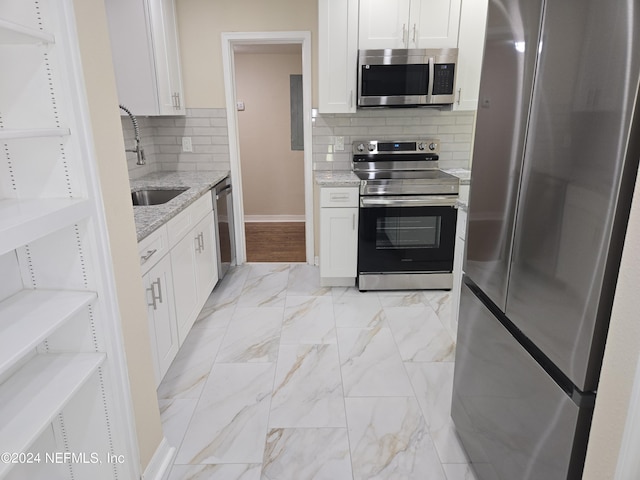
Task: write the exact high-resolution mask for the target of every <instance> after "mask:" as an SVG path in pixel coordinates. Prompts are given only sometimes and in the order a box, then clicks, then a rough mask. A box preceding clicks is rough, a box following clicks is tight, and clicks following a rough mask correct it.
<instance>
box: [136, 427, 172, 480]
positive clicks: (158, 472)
mask: <svg viewBox="0 0 640 480" xmlns="http://www.w3.org/2000/svg"><path fill="white" fill-rule="evenodd" d="M175 456H176V448H175V447H172V446H171V445H169V442H168V441H167V439H166V437H162V441H161V442H160V445H158V448H156V451H155V452H154V454H153V457H151V460H150V461H149V465H147V468H145V469H144V473H143V474H142V480H165V479H167V478H168V477H169V472H170V471H171V466H172V465H173V459H174V457H175Z"/></svg>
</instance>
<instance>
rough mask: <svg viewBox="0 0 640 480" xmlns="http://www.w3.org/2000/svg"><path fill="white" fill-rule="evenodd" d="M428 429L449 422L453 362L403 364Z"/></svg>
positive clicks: (437, 427) (432, 429) (431, 429)
mask: <svg viewBox="0 0 640 480" xmlns="http://www.w3.org/2000/svg"><path fill="white" fill-rule="evenodd" d="M404 366H405V368H406V369H407V373H408V374H409V380H410V381H411V385H413V391H414V392H415V394H416V398H417V400H418V404H419V405H420V408H421V409H422V414H423V415H424V418H425V420H426V421H427V424H428V425H429V430H430V431H436V430H440V429H442V428H444V427H446V426H447V425H448V424H449V419H450V417H451V396H452V394H453V362H437V363H430V362H425V363H411V362H406V363H405V364H404Z"/></svg>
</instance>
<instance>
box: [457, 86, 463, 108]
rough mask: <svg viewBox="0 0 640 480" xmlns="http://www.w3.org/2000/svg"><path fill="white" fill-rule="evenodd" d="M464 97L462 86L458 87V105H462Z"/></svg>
mask: <svg viewBox="0 0 640 480" xmlns="http://www.w3.org/2000/svg"><path fill="white" fill-rule="evenodd" d="M461 98H462V88H459V89H458V100H457V101H456V103H457V104H458V105H460V99H461Z"/></svg>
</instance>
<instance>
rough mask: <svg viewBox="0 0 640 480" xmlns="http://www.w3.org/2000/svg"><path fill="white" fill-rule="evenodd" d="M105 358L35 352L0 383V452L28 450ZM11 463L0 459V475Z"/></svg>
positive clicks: (95, 355) (89, 354) (101, 355)
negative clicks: (0, 406) (38, 353)
mask: <svg viewBox="0 0 640 480" xmlns="http://www.w3.org/2000/svg"><path fill="white" fill-rule="evenodd" d="M105 358H106V355H105V354H104V353H60V354H48V355H36V356H35V358H33V359H32V360H30V361H29V362H28V363H27V364H26V365H25V366H24V367H22V368H21V369H20V370H19V371H18V372H16V373H15V374H14V375H12V376H11V377H10V378H9V379H8V380H7V381H6V382H4V383H3V384H2V385H0V405H2V408H1V409H0V452H28V451H29V446H30V445H31V444H32V443H33V442H34V441H35V440H36V439H37V438H38V437H39V436H40V434H41V433H42V432H43V431H44V430H45V429H46V428H47V427H48V426H49V425H50V424H51V422H52V420H53V419H54V417H55V416H56V415H57V414H58V413H60V411H62V409H63V408H64V407H65V405H66V404H67V403H68V402H69V400H70V399H71V398H72V397H73V396H74V395H75V394H76V393H78V391H79V390H80V388H81V387H82V386H83V385H84V384H85V383H86V382H87V380H88V379H89V378H90V377H91V375H93V374H94V373H95V372H96V370H97V369H98V367H99V366H100V365H101V364H102V363H103V362H104V360H105ZM11 467H12V464H10V463H2V462H0V478H3V476H4V474H5V473H6V472H7V471H9V469H10V468H11Z"/></svg>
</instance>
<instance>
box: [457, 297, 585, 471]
mask: <svg viewBox="0 0 640 480" xmlns="http://www.w3.org/2000/svg"><path fill="white" fill-rule="evenodd" d="M459 322H460V323H459V327H458V344H457V347H456V360H455V374H454V387H453V402H452V409H451V412H452V413H451V415H452V417H453V421H454V423H455V426H456V431H457V432H458V435H459V437H460V439H461V440H462V443H463V445H464V447H465V449H466V451H467V455H468V456H469V459H470V461H471V462H472V463H473V466H474V470H475V472H476V476H477V478H478V479H479V480H514V479H518V480H532V479H540V480H542V479H544V480H554V479H558V480H560V479H563V480H566V479H567V478H572V479H578V478H580V471H581V469H582V464H583V461H584V455H583V453H584V449H581V448H580V447H577V448H576V451H577V452H582V453H581V455H578V460H577V464H578V467H577V468H578V470H575V468H576V466H575V465H576V461H575V460H574V462H573V463H572V462H571V457H572V451H573V444H574V436H575V432H576V429H577V427H578V421H579V413H580V412H579V409H578V407H577V406H576V404H574V403H573V401H572V400H571V399H569V397H568V396H567V395H566V394H565V392H564V391H563V390H562V389H560V388H559V387H558V386H557V384H556V383H555V382H554V381H553V380H552V379H551V378H550V377H549V376H548V375H547V373H546V372H545V371H544V370H543V369H542V368H541V367H540V366H539V365H538V364H537V363H536V362H535V361H534V360H533V359H532V358H531V357H530V356H529V354H528V353H527V352H526V351H525V350H524V349H523V348H522V347H521V346H520V344H519V343H518V342H517V341H516V340H515V339H514V337H513V336H512V335H511V334H510V333H509V332H508V331H507V330H506V329H505V328H504V327H503V325H502V324H501V323H500V322H499V321H498V320H497V319H496V318H495V317H494V316H493V315H492V313H491V312H490V311H489V310H488V309H487V308H486V307H485V306H484V305H483V303H482V302H481V301H480V300H479V299H478V298H477V297H476V296H475V295H474V294H473V293H472V291H471V290H470V289H469V287H468V286H467V285H463V287H462V296H461V303H460V320H459ZM588 413H589V416H590V413H591V412H588ZM582 420H583V417H582V416H580V421H581V422H582ZM587 428H588V427H587ZM581 440H583V441H584V445H586V438H584V439H581ZM580 456H582V458H580Z"/></svg>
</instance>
